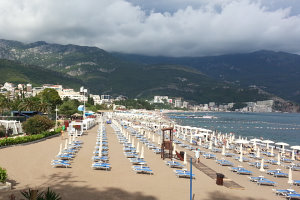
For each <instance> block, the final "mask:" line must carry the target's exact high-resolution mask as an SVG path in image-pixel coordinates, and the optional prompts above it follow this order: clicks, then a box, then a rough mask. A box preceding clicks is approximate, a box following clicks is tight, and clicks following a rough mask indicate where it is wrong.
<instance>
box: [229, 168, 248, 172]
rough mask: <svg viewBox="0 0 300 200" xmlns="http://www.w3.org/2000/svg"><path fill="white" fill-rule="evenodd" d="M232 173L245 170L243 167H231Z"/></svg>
mask: <svg viewBox="0 0 300 200" xmlns="http://www.w3.org/2000/svg"><path fill="white" fill-rule="evenodd" d="M229 169H230V171H232V172H237V171H239V170H245V168H243V167H229Z"/></svg>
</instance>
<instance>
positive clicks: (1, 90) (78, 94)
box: [0, 82, 275, 112]
mask: <svg viewBox="0 0 300 200" xmlns="http://www.w3.org/2000/svg"><path fill="white" fill-rule="evenodd" d="M46 88H49V89H54V90H56V91H57V92H58V94H59V96H60V98H61V99H62V100H63V99H65V98H68V99H73V100H78V101H79V102H86V101H87V100H88V97H89V98H91V99H93V102H94V104H95V105H97V104H98V105H102V104H106V105H108V106H111V105H112V107H113V108H114V109H126V107H124V106H120V105H119V106H116V105H114V102H115V101H120V100H126V99H128V98H127V97H126V96H123V95H119V96H116V97H113V96H111V95H108V94H101V95H99V94H91V93H90V92H89V90H88V89H86V88H84V87H80V90H79V91H76V90H74V89H70V88H64V87H63V85H53V84H43V85H41V86H40V87H33V86H32V84H30V83H27V84H17V85H15V84H13V83H9V82H5V83H4V84H3V85H1V84H0V94H3V95H4V96H6V97H8V98H9V99H15V98H28V97H32V96H36V95H38V94H39V93H40V92H42V91H43V90H44V89H46ZM147 101H148V102H149V103H150V104H153V103H154V104H166V105H170V106H171V107H172V108H173V109H183V110H188V111H195V112H197V111H198V112H209V111H212V112H228V111H236V112H274V111H275V110H274V108H273V106H274V100H265V101H257V102H244V106H243V107H242V108H234V105H235V103H236V102H231V103H219V104H217V103H215V102H208V103H205V104H195V103H191V102H189V101H187V100H184V99H183V98H182V97H173V98H171V97H168V96H154V97H153V99H152V100H147Z"/></svg>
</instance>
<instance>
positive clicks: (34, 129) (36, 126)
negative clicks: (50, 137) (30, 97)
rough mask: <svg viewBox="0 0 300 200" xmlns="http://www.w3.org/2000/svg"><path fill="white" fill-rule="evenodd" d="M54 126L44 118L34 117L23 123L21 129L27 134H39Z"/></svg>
mask: <svg viewBox="0 0 300 200" xmlns="http://www.w3.org/2000/svg"><path fill="white" fill-rule="evenodd" d="M53 126H54V122H53V121H52V120H50V119H49V118H48V117H46V116H41V115H35V116H33V117H31V118H29V119H28V120H27V121H26V122H24V123H23V129H24V131H25V133H27V134H39V133H42V132H43V131H47V130H49V129H50V128H52V127H53Z"/></svg>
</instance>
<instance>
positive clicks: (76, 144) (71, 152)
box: [51, 138, 82, 168]
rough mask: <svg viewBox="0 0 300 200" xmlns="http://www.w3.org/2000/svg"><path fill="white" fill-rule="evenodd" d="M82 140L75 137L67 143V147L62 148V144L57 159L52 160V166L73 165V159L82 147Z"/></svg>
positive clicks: (64, 166)
mask: <svg viewBox="0 0 300 200" xmlns="http://www.w3.org/2000/svg"><path fill="white" fill-rule="evenodd" d="M81 145H82V142H81V141H79V140H75V138H74V139H73V141H71V140H70V141H69V143H67V141H66V144H65V148H64V149H63V150H62V145H61V146H60V152H59V153H58V155H57V156H56V158H57V159H54V160H52V161H51V165H52V167H54V168H56V167H60V168H69V167H71V161H72V160H73V159H74V158H75V156H76V154H77V152H78V151H79V149H80V148H81Z"/></svg>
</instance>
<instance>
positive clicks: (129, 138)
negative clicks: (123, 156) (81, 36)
mask: <svg viewBox="0 0 300 200" xmlns="http://www.w3.org/2000/svg"><path fill="white" fill-rule="evenodd" d="M128 143H131V137H130V135H129V136H128Z"/></svg>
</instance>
